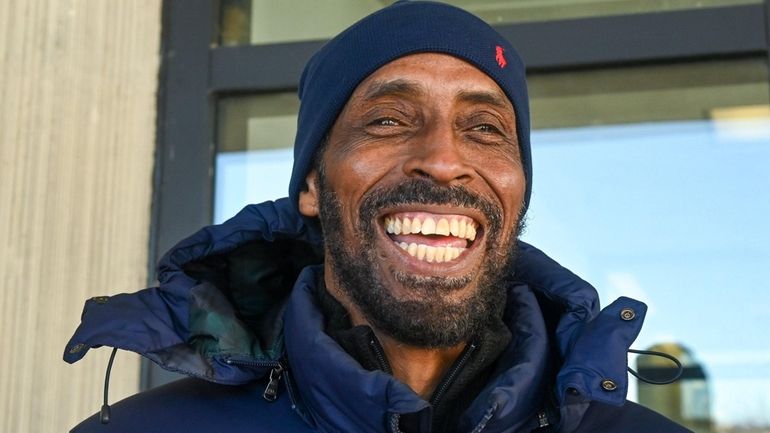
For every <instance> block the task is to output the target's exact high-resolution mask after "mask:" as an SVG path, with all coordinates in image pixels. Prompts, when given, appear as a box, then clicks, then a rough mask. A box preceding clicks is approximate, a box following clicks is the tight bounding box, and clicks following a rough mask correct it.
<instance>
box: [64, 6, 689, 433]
mask: <svg viewBox="0 0 770 433" xmlns="http://www.w3.org/2000/svg"><path fill="white" fill-rule="evenodd" d="M300 98H301V101H302V103H301V108H300V115H299V122H298V132H297V138H296V142H295V164H294V171H293V173H292V180H291V184H290V186H289V198H288V199H281V200H277V201H275V202H267V203H262V204H260V205H251V206H248V207H246V208H245V209H244V210H243V211H242V212H241V213H239V214H238V215H237V216H235V217H234V218H233V219H231V220H229V221H227V222H226V223H224V224H222V225H220V226H212V227H208V228H205V229H203V230H202V231H201V232H199V233H197V234H195V235H193V236H192V237H190V238H188V239H186V240H184V241H182V242H181V243H180V244H178V245H177V246H176V247H175V248H174V249H172V250H171V251H170V252H169V253H168V254H167V255H166V256H165V257H164V258H163V260H162V261H161V264H160V266H159V281H160V286H159V287H157V288H151V289H146V290H144V291H141V292H138V293H135V294H127V295H117V296H114V297H111V298H105V297H100V298H98V299H94V300H91V301H89V302H88V303H87V304H86V310H85V311H84V314H83V319H82V320H83V323H82V324H81V326H80V327H79V328H78V330H77V332H76V333H75V335H74V336H73V338H72V340H71V341H70V343H69V345H68V346H67V349H66V350H65V360H67V361H68V362H74V361H77V360H78V359H80V358H82V356H83V355H84V354H85V352H86V351H87V349H88V348H90V347H98V346H102V345H106V346H112V347H116V348H121V349H127V350H132V351H135V352H138V353H141V354H142V355H144V356H146V357H147V358H149V359H151V360H153V361H154V362H156V363H158V364H160V365H161V366H163V367H164V368H167V369H169V370H172V371H178V372H182V373H185V374H187V375H189V376H191V378H189V379H183V380H180V381H177V382H174V383H172V384H169V385H166V386H163V387H160V388H156V389H153V390H150V391H147V392H144V393H141V394H138V395H136V396H133V397H130V398H128V399H126V400H124V401H122V402H120V403H118V404H116V405H115V406H114V407H113V408H112V411H111V414H110V413H109V410H108V409H107V408H105V410H104V411H103V412H102V414H101V416H98V415H95V416H94V417H92V418H90V419H88V420H86V421H84V422H83V423H82V424H81V425H79V426H78V427H76V428H75V430H74V431H76V432H96V431H116V432H150V431H164V432H165V431H174V432H217V431H228V432H238V431H244V432H246V431H249V432H255V431H256V432H313V431H315V432H391V433H396V432H405V433H430V432H474V433H478V432H535V431H537V432H543V433H545V432H562V433H570V432H576V433H577V432H680V431H686V430H685V429H683V428H682V427H679V426H677V425H676V424H674V423H672V422H670V421H669V420H667V419H665V418H663V417H662V416H660V415H657V414H655V413H653V412H651V411H649V410H647V409H645V408H643V407H640V406H638V405H636V404H634V403H631V402H627V401H626V391H627V376H626V368H627V351H628V348H629V346H630V344H631V343H632V342H633V340H634V338H635V337H636V335H637V334H638V332H639V330H640V327H641V322H642V320H643V316H644V312H645V306H644V305H643V304H641V303H639V302H637V301H634V300H631V299H627V298H621V299H619V300H618V301H616V302H614V303H613V304H611V305H610V306H608V307H607V308H605V309H604V310H602V311H599V308H598V299H597V297H596V292H595V290H593V288H592V287H591V286H590V285H588V284H587V283H585V282H584V281H582V280H581V279H579V278H578V277H576V276H575V275H573V274H572V273H570V272H569V271H568V270H566V269H564V268H562V267H560V266H559V265H558V264H557V263H555V262H554V261H552V260H550V259H549V258H548V257H547V256H545V255H544V254H543V253H541V252H540V251H538V250H537V249H535V248H534V247H532V246H529V245H527V244H524V243H523V242H520V241H518V240H517V239H518V235H519V234H520V232H521V229H522V224H523V217H524V214H525V212H526V209H527V205H528V202H529V197H530V191H531V185H532V168H531V161H530V148H529V146H530V145H529V119H528V116H529V113H528V105H527V94H526V83H525V79H524V67H523V65H522V62H521V60H520V59H519V58H518V56H517V54H516V52H515V50H514V49H513V47H511V46H510V45H509V43H508V42H507V41H506V40H505V39H503V38H502V37H501V36H500V35H499V34H497V33H496V32H495V31H494V30H493V29H492V28H491V27H489V26H488V25H487V24H486V23H484V22H482V21H481V20H479V19H477V18H476V17H474V16H472V15H470V14H468V13H466V12H464V11H462V10H459V9H456V8H454V7H451V6H447V5H442V4H437V3H427V2H398V3H396V4H394V5H393V6H390V7H388V8H385V9H383V10H381V11H380V12H378V13H375V14H373V15H371V16H369V17H367V18H364V19H363V20H362V21H360V22H358V23H356V24H354V25H353V26H352V27H350V28H349V29H348V30H346V31H345V32H343V33H342V34H340V35H339V36H337V37H336V38H334V39H333V40H332V41H330V42H329V43H328V44H327V45H326V46H325V47H324V48H323V49H322V50H321V51H320V52H319V53H317V54H316V55H315V56H314V57H313V59H312V60H311V61H310V62H309V63H308V65H307V67H306V68H305V71H304V73H303V76H302V80H301V84H300Z"/></svg>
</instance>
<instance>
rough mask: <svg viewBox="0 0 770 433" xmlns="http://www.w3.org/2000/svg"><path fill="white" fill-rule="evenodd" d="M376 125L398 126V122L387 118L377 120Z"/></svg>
mask: <svg viewBox="0 0 770 433" xmlns="http://www.w3.org/2000/svg"><path fill="white" fill-rule="evenodd" d="M374 124H375V125H377V126H398V125H399V123H398V121H396V120H394V119H391V118H385V119H377V120H375V121H374Z"/></svg>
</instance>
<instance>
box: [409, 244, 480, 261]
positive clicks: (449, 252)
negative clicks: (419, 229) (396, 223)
mask: <svg viewBox="0 0 770 433" xmlns="http://www.w3.org/2000/svg"><path fill="white" fill-rule="evenodd" d="M398 246H399V247H401V249H402V250H405V251H406V252H407V253H409V255H410V256H412V257H415V258H417V260H422V261H426V262H429V263H432V262H436V263H443V262H449V261H452V260H454V259H456V258H458V257H459V256H460V254H462V253H463V251H465V250H466V249H465V248H455V247H433V246H430V245H425V244H418V243H414V242H413V243H411V244H407V243H406V242H399V243H398Z"/></svg>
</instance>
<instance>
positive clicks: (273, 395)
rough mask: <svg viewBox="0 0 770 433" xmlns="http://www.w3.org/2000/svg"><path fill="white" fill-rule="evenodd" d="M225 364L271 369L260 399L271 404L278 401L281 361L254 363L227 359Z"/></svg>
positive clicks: (283, 368) (282, 369) (281, 373)
mask: <svg viewBox="0 0 770 433" xmlns="http://www.w3.org/2000/svg"><path fill="white" fill-rule="evenodd" d="M225 362H226V363H227V364H230V365H245V366H249V367H271V369H270V378H269V380H268V382H267V386H266V387H265V391H264V392H263V393H262V398H264V399H265V400H267V401H269V402H273V401H276V400H277V399H278V385H279V384H280V383H281V376H282V375H283V372H284V370H285V367H284V366H283V363H281V361H254V360H249V359H237V358H227V359H226V360H225Z"/></svg>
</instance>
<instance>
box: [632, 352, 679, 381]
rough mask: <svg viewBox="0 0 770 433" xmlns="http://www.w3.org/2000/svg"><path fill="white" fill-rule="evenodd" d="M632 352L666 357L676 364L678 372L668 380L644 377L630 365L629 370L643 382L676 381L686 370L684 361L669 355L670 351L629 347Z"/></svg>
mask: <svg viewBox="0 0 770 433" xmlns="http://www.w3.org/2000/svg"><path fill="white" fill-rule="evenodd" d="M628 351H629V352H631V353H636V354H637V355H650V356H660V357H661V358H666V359H668V360H670V361H672V362H673V363H674V364H676V373H674V376H673V377H672V378H671V379H668V380H652V379H648V378H646V377H642V376H640V375H639V373H637V372H636V371H634V369H632V368H631V367H628V372H629V373H631V374H632V375H633V376H634V377H635V378H637V379H639V380H641V381H642V382H645V383H649V384H650V385H668V384H670V383H674V382H676V381H677V380H679V378H680V377H681V376H682V372H683V371H684V368H683V367H682V363H681V362H679V360H678V359H676V358H675V357H673V356H672V355H669V354H668V353H664V352H657V351H654V350H636V349H628Z"/></svg>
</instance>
